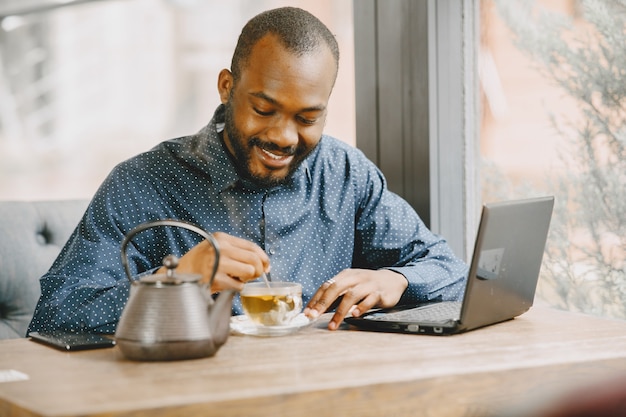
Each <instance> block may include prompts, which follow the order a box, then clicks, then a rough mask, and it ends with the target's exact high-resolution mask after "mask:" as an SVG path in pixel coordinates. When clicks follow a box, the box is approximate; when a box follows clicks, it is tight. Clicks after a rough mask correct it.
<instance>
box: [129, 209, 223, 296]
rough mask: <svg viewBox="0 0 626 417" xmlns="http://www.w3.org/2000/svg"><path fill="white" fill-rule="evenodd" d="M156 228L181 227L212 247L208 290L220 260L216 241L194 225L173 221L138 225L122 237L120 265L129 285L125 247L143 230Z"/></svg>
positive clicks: (131, 281)
mask: <svg viewBox="0 0 626 417" xmlns="http://www.w3.org/2000/svg"><path fill="white" fill-rule="evenodd" d="M157 226H175V227H182V228H183V229H187V230H191V231H192V232H196V233H197V234H199V235H200V236H202V237H203V238H205V239H206V240H207V241H208V242H209V243H210V244H211V246H213V249H214V250H215V263H214V264H213V271H212V272H211V279H210V281H209V288H211V285H212V284H213V280H214V279H215V274H216V273H217V267H218V265H219V260H220V249H219V245H218V244H217V241H216V240H215V238H214V237H213V235H211V234H210V233H208V232H205V231H204V230H202V229H201V228H199V227H198V226H196V225H195V224H193V223H189V222H186V221H183V220H173V219H164V220H156V221H154V222H149V223H144V224H140V225H139V226H137V227H135V228H134V229H133V230H131V231H130V232H129V233H128V234H127V235H126V237H124V240H123V241H122V265H123V266H124V270H125V271H126V277H127V278H128V280H129V281H130V283H131V284H132V283H133V278H132V276H131V273H130V267H129V266H128V257H127V255H126V246H127V245H128V243H129V242H130V241H131V239H132V238H133V237H134V236H135V235H136V234H138V233H140V232H143V231H144V230H147V229H150V228H153V227H157Z"/></svg>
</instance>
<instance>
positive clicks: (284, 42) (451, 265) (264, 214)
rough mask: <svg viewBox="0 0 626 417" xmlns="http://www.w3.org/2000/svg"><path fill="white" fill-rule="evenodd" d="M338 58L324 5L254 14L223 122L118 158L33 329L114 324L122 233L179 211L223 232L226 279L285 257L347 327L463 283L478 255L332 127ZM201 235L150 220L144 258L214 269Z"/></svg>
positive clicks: (145, 268) (312, 311)
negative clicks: (437, 231) (441, 230)
mask: <svg viewBox="0 0 626 417" xmlns="http://www.w3.org/2000/svg"><path fill="white" fill-rule="evenodd" d="M338 65H339V50H338V47H337V43H336V40H335V38H334V36H333V35H332V34H331V33H330V31H329V30H328V28H326V27H325V26H324V25H323V24H322V23H321V22H320V21H319V20H318V19H317V18H315V17H314V16H312V15H311V14H310V13H308V12H306V11H304V10H301V9H297V8H280V9H275V10H271V11H268V12H264V13H261V14H260V15H258V16H256V17H255V18H253V19H252V20H250V21H249V22H248V23H247V24H246V26H245V27H244V28H243V30H242V33H241V35H240V37H239V41H238V44H237V47H236V49H235V52H234V55H233V59H232V63H231V69H230V70H226V69H224V70H222V71H221V72H220V74H219V77H218V91H219V95H220V98H221V102H222V105H221V106H219V107H218V109H217V110H216V112H215V114H214V116H213V119H212V120H211V122H210V123H209V124H208V126H206V127H205V128H204V129H202V130H201V131H200V132H198V133H197V134H195V135H191V136H187V137H183V138H178V139H173V140H170V141H167V142H163V143H162V144H160V145H158V146H157V147H155V148H154V149H152V150H151V151H149V152H146V153H144V154H141V155H138V156H136V157H134V158H132V159H130V160H128V161H126V162H123V163H121V164H120V165H118V166H117V167H115V169H114V170H113V171H112V172H111V174H110V175H109V177H108V178H107V179H106V180H105V181H104V183H103V184H102V186H101V187H100V189H99V190H98V192H97V193H96V195H95V196H94V198H93V200H92V202H91V204H90V206H89V208H88V209H87V212H86V213H85V215H84V217H83V219H82V220H81V222H80V224H79V225H78V227H77V229H76V230H75V232H74V233H73V235H72V236H71V237H70V239H69V241H68V243H67V244H66V246H65V247H64V249H63V250H62V252H61V254H60V255H59V258H58V259H57V260H56V262H55V263H54V265H53V266H52V268H51V269H50V271H48V273H47V274H46V275H44V276H43V277H42V279H41V288H42V295H41V298H40V300H39V303H38V305H37V308H36V311H35V315H34V318H33V320H32V322H31V325H30V327H29V332H30V331H36V330H49V329H55V328H63V329H68V330H74V331H83V330H90V331H96V332H103V333H113V332H114V331H115V327H116V324H117V321H118V319H119V317H120V314H121V311H122V309H123V307H124V305H125V303H126V300H127V298H128V291H129V282H128V280H127V279H126V277H125V274H124V271H123V268H122V266H121V264H120V261H119V259H120V252H119V251H120V242H121V241H122V240H123V238H124V236H125V235H126V234H128V232H129V231H130V230H132V229H133V228H134V227H136V226H137V225H139V224H142V223H145V222H148V221H154V220H158V219H163V218H174V219H180V220H185V221H189V222H191V223H194V224H196V225H198V226H199V227H201V228H202V229H204V230H207V231H209V232H211V233H213V235H214V237H215V239H216V240H217V242H218V243H219V247H220V254H221V256H220V262H219V267H218V271H217V274H216V276H215V280H214V282H213V285H212V288H211V290H212V291H214V292H219V291H221V290H224V289H236V290H240V289H241V288H242V287H243V284H244V283H245V282H247V281H250V280H253V279H256V278H258V277H259V276H261V275H262V274H263V273H264V272H270V270H271V275H272V277H273V278H274V279H275V280H278V279H280V280H292V281H299V282H301V283H302V286H303V297H304V300H305V302H308V304H307V306H306V308H305V313H306V314H307V315H308V316H310V317H316V316H318V315H319V314H321V313H323V312H325V311H326V310H327V309H329V307H330V306H331V305H332V306H333V307H335V306H336V309H335V313H334V315H333V317H332V319H331V321H330V323H329V325H328V327H329V329H331V330H333V329H336V328H337V327H338V325H339V324H340V323H341V321H342V320H343V318H344V317H345V316H346V315H348V314H351V315H360V314H362V313H363V312H365V311H367V310H368V309H370V308H372V307H375V306H378V307H391V306H394V305H396V304H398V303H415V302H418V301H424V300H431V299H457V298H458V297H460V295H461V293H462V290H463V288H464V284H465V275H466V265H465V264H464V263H463V262H462V261H460V260H459V259H458V258H456V257H455V256H454V255H453V253H452V251H451V250H450V248H449V247H448V246H447V244H446V242H445V241H444V240H443V239H441V238H439V237H438V236H435V235H434V234H432V233H431V232H430V231H429V230H428V229H427V228H426V227H425V226H424V224H423V223H422V221H421V220H420V219H419V217H418V216H417V214H416V213H415V211H414V210H413V209H412V208H411V207H410V206H409V205H408V204H407V203H406V202H405V201H404V200H402V199H401V198H400V197H398V196H397V195H395V194H393V193H391V192H389V191H388V190H387V188H386V183H385V179H384V177H383V175H382V174H381V172H380V171H379V170H378V169H377V168H376V167H375V166H374V164H372V163H371V162H370V161H368V160H367V159H366V158H365V156H364V155H363V154H362V153H361V152H360V151H358V150H357V149H355V148H353V147H351V146H349V145H346V144H344V143H342V142H340V141H338V140H336V139H334V138H331V137H329V136H326V135H323V134H322V131H323V128H324V123H325V120H326V112H327V106H328V100H329V97H330V94H331V91H332V88H333V85H334V82H335V79H336V75H337V69H338ZM200 240H201V238H200V237H199V236H196V235H195V234H194V233H193V232H189V231H187V230H186V229H182V228H153V229H149V230H147V231H144V232H142V233H140V234H138V235H136V236H135V238H133V242H132V245H129V249H128V258H129V263H130V266H131V269H132V272H133V274H135V275H136V276H140V275H143V274H150V273H154V272H156V271H158V270H159V269H160V268H161V260H162V259H163V257H164V256H165V255H167V254H175V255H177V256H181V259H180V263H179V267H178V269H177V272H180V273H190V272H193V273H197V274H198V273H199V274H202V277H203V278H202V281H203V282H208V280H209V279H210V276H209V275H210V271H211V268H212V265H213V259H214V258H213V251H212V248H211V246H210V245H209V244H208V242H206V241H204V242H201V241H200ZM233 312H234V313H235V314H240V313H241V306H240V302H239V300H238V299H236V301H235V303H234V305H233Z"/></svg>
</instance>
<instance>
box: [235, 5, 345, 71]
mask: <svg viewBox="0 0 626 417" xmlns="http://www.w3.org/2000/svg"><path fill="white" fill-rule="evenodd" d="M270 33H271V34H274V35H276V36H277V37H278V39H279V41H280V42H281V44H282V46H284V47H285V49H287V50H288V51H289V52H292V53H294V54H296V55H304V54H306V53H308V52H312V51H316V50H318V48H319V47H320V45H321V44H326V45H327V46H328V48H329V49H330V51H331V53H332V54H333V57H334V58H335V74H336V73H337V69H338V68H339V46H338V45H337V39H335V36H334V35H333V34H332V32H331V31H330V30H329V29H328V27H326V25H324V24H323V23H322V22H321V21H320V20H319V19H318V18H317V17H315V16H313V15H312V14H311V13H309V12H307V11H306V10H303V9H300V8H297V7H281V8H278V9H272V10H268V11H265V12H262V13H260V14H258V15H256V16H255V17H253V18H252V19H250V20H249V21H248V23H246V25H245V26H244V27H243V29H242V30H241V34H240V35H239V40H238V41H237V46H236V47H235V52H234V53H233V59H232V62H231V64H230V71H231V72H232V74H233V79H234V81H235V82H237V81H238V80H239V77H240V76H241V71H242V69H243V68H244V67H245V65H246V64H247V61H248V59H249V58H250V54H251V53H252V48H253V47H254V45H256V43H257V42H258V41H259V40H260V39H261V38H263V37H264V36H265V35H267V34H270Z"/></svg>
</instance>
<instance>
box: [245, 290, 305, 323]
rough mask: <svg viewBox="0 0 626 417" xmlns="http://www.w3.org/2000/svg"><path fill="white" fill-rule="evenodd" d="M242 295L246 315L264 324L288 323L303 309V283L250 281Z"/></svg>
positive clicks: (255, 321)
mask: <svg viewBox="0 0 626 417" xmlns="http://www.w3.org/2000/svg"><path fill="white" fill-rule="evenodd" d="M268 285H269V287H268ZM240 295H241V305H242V306H243V310H244V312H245V313H246V316H248V318H249V319H250V320H252V321H253V322H254V323H255V324H258V325H262V326H284V325H287V324H289V322H291V320H293V318H294V317H296V316H297V315H298V314H299V313H300V311H301V310H302V285H301V284H299V283H297V282H279V281H270V282H269V283H267V284H266V283H265V282H249V283H247V284H245V285H244V286H243V290H242V291H241V294H240Z"/></svg>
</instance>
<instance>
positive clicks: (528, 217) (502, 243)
mask: <svg viewBox="0 0 626 417" xmlns="http://www.w3.org/2000/svg"><path fill="white" fill-rule="evenodd" d="M553 206H554V197H542V198H534V199H527V200H517V201H508V202H502V203H493V204H485V205H484V206H483V209H482V215H481V219H480V225H479V227H478V233H477V235H476V243H475V246H474V254H473V256H472V261H471V263H470V268H469V274H468V278H467V285H466V287H465V294H464V296H463V302H447V301H446V302H431V303H426V304H422V305H417V306H403V307H396V308H393V309H387V310H382V309H381V310H372V311H369V312H367V313H365V314H363V315H362V316H361V317H346V318H345V321H346V322H347V323H349V324H351V325H354V326H357V327H359V328H361V329H364V330H377V331H385V332H401V333H415V334H435V335H445V334H455V333H462V332H466V331H468V330H473V329H476V328H479V327H484V326H488V325H491V324H495V323H499V322H502V321H505V320H509V319H512V318H514V317H517V316H519V315H520V314H523V313H524V312H526V311H528V309H529V308H530V307H531V306H532V304H533V300H534V298H535V290H536V288H537V281H538V279H539V270H540V268H541V261H542V258H543V252H544V249H545V245H546V239H547V237H548V229H549V226H550V219H551V218H552V208H553Z"/></svg>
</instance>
